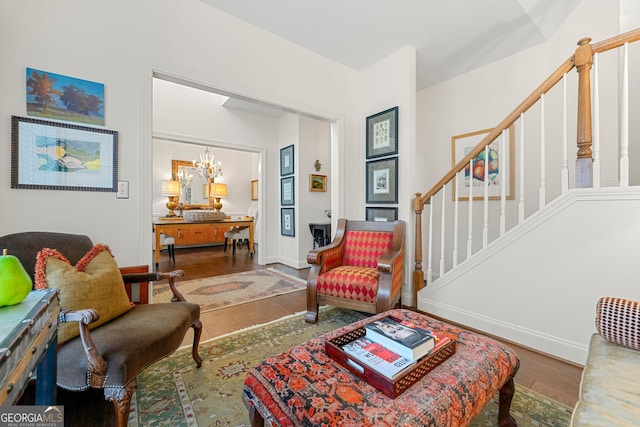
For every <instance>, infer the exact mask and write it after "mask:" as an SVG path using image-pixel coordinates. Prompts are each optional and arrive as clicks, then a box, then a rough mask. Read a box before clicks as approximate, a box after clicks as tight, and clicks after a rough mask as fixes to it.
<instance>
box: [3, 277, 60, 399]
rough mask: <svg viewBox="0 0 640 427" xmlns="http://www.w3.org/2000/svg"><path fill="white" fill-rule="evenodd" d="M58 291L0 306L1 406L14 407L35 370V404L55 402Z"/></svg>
mask: <svg viewBox="0 0 640 427" xmlns="http://www.w3.org/2000/svg"><path fill="white" fill-rule="evenodd" d="M59 313H60V306H59V303H58V289H44V290H38V291H32V292H31V293H29V295H27V298H25V300H24V301H22V302H21V303H19V304H16V305H12V306H8V307H0V405H13V404H15V403H16V401H17V400H18V399H19V398H20V396H21V395H22V392H23V391H24V389H25V388H26V386H27V383H28V382H29V380H30V378H31V377H32V375H33V372H34V371H35V370H36V369H37V379H36V402H35V403H36V405H55V403H56V368H57V366H56V365H57V363H56V343H57V340H58V314H59Z"/></svg>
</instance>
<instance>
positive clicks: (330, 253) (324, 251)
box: [307, 219, 346, 273]
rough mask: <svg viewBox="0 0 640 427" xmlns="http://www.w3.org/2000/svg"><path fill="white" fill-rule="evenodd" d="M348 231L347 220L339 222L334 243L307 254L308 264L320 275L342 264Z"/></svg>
mask: <svg viewBox="0 0 640 427" xmlns="http://www.w3.org/2000/svg"><path fill="white" fill-rule="evenodd" d="M345 231H346V220H344V219H340V220H338V228H337V230H336V235H335V237H334V238H333V241H332V242H331V243H329V244H328V245H326V246H322V247H320V248H317V249H313V250H311V251H310V252H309V253H308V254H307V262H308V263H309V264H315V265H317V266H319V267H315V266H313V265H312V267H311V269H312V270H317V271H318V273H320V272H322V273H324V272H325V271H328V270H331V269H332V268H334V267H337V266H339V265H340V264H341V263H342V254H343V253H344V242H345V240H344V236H345Z"/></svg>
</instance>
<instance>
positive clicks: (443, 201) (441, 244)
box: [438, 185, 447, 277]
mask: <svg viewBox="0 0 640 427" xmlns="http://www.w3.org/2000/svg"><path fill="white" fill-rule="evenodd" d="M446 189H447V187H446V185H443V186H442V212H441V217H440V271H439V273H438V274H439V276H438V277H442V276H443V275H444V273H445V271H444V255H445V251H444V224H445V221H444V217H445V206H446V205H447V199H446V196H447V191H446Z"/></svg>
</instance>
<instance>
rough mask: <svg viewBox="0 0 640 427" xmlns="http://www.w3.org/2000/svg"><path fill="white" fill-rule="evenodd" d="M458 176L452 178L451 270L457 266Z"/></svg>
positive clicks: (457, 174)
mask: <svg viewBox="0 0 640 427" xmlns="http://www.w3.org/2000/svg"><path fill="white" fill-rule="evenodd" d="M459 175H460V172H457V173H456V176H455V177H454V178H453V179H454V183H453V186H454V188H455V195H454V199H453V251H452V253H451V256H452V258H453V261H452V265H453V268H456V266H457V265H458V227H459V224H458V204H459V203H458V201H459V200H458V198H459V195H460V186H459V185H458V184H459V181H458V177H459Z"/></svg>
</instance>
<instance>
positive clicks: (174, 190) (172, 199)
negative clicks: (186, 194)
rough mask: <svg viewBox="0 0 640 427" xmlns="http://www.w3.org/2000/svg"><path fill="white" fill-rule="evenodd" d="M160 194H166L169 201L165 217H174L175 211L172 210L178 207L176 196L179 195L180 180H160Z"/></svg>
mask: <svg viewBox="0 0 640 427" xmlns="http://www.w3.org/2000/svg"><path fill="white" fill-rule="evenodd" d="M160 195H161V196H167V197H168V198H169V201H168V202H167V204H166V206H167V209H169V213H168V214H167V215H166V216H167V217H175V216H176V213H175V212H174V211H173V210H174V209H175V208H177V207H178V197H179V196H180V182H179V181H169V180H166V181H162V182H161V186H160Z"/></svg>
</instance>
